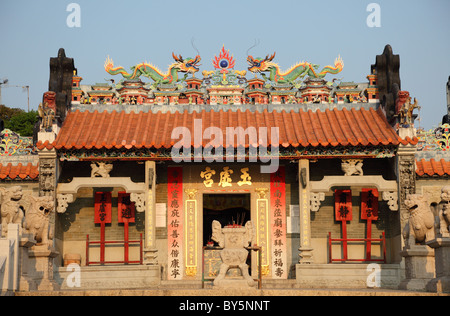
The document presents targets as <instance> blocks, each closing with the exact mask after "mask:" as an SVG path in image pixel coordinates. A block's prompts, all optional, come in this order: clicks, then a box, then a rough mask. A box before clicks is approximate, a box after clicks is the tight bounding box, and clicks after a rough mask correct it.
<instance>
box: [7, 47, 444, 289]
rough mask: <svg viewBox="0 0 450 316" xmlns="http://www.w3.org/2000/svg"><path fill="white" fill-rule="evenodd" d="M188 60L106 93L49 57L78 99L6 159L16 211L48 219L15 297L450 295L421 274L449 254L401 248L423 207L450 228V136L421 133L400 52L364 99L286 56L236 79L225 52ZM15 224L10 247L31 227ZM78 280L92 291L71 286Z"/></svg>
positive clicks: (328, 71) (58, 106)
mask: <svg viewBox="0 0 450 316" xmlns="http://www.w3.org/2000/svg"><path fill="white" fill-rule="evenodd" d="M183 56H184V55H183ZM172 57H173V59H174V62H173V64H171V65H170V66H169V69H168V71H167V72H166V73H164V72H162V71H161V70H159V69H158V68H157V67H155V66H154V65H151V64H149V63H141V64H137V65H136V66H133V67H132V68H131V69H132V73H128V72H127V71H125V69H124V68H123V67H117V66H115V65H114V63H113V61H112V59H110V58H109V57H108V59H107V61H106V63H105V70H106V72H107V73H108V74H109V75H110V79H108V81H107V82H105V83H96V84H94V85H84V84H81V81H82V77H80V75H79V74H81V75H82V73H83V71H82V68H79V69H78V70H77V69H75V65H74V60H73V59H70V58H67V57H66V56H65V53H64V51H63V50H60V52H59V54H58V57H57V58H52V59H51V63H50V64H51V75H50V82H52V81H53V80H58V79H57V78H63V81H64V84H61V85H60V86H59V87H58V88H55V91H51V92H53V93H55V95H53V94H45V95H44V98H43V104H42V106H41V108H42V109H43V110H42V111H41V113H40V114H41V119H40V123H39V126H38V128H37V129H38V131H37V133H36V134H37V135H36V142H35V143H33V142H32V141H31V143H30V140H28V142H25V141H24V142H22V143H21V145H20V146H19V148H20V150H21V152H20V155H19V154H16V155H13V156H12V157H13V158H11V157H10V156H8V157H7V154H8V153H9V152H5V151H4V152H3V154H2V157H1V158H2V160H1V162H2V165H1V169H0V192H1V193H2V194H3V196H2V197H3V199H2V203H4V202H3V201H6V200H7V199H8V195H7V192H9V191H8V190H11V189H12V188H14V187H18V186H20V187H21V188H22V190H23V191H24V192H25V193H24V194H23V197H22V196H21V197H20V199H23V200H25V199H26V198H27V197H26V196H28V195H29V196H33V195H34V196H39V197H40V198H43V200H42V201H41V200H39V201H37V202H35V204H36V205H38V206H39V205H41V204H42V205H45V206H41V209H43V210H44V209H45V211H44V213H45V215H46V216H47V218H48V220H47V222H46V225H47V226H45V227H46V228H45V229H44V231H39V232H36V231H35V230H33V229H30V228H28V226H27V225H24V226H23V229H22V228H21V229H19V230H18V232H17V236H19V237H17V238H19V239H20V238H22V239H23V240H25V238H27V239H26V240H27V242H26V243H25V242H23V243H22V244H21V245H22V246H20V249H17V251H19V252H20V253H21V259H20V260H21V261H20V263H19V265H20V266H22V268H21V269H19V270H18V272H17V273H18V277H17V282H16V283H14V282H13V289H12V290H15V291H19V292H20V291H25V292H26V291H34V290H37V291H56V290H73V289H74V287H75V289H77V290H92V289H94V290H102V289H111V288H114V289H117V288H123V289H150V288H157V289H164V288H182V287H185V288H186V287H189V288H192V289H200V288H208V289H209V288H213V289H214V288H228V287H231V288H233V287H239V288H241V287H243V288H246V287H253V288H299V289H300V288H352V289H363V288H367V287H375V288H384V289H399V288H400V289H403V290H417V291H430V292H448V291H450V290H449V287H447V286H448V284H449V283H448V282H447V279H446V277H444V278H442V277H441V276H440V275H438V274H436V273H435V272H434V270H433V272H432V273H430V272H428V274H425V275H423V276H422V275H421V276H417V275H418V274H417V273H416V272H417V271H412V269H414V267H415V266H416V265H415V263H417V262H422V263H423V264H426V265H427V267H432V268H433V269H434V267H435V260H434V256H435V255H434V251H436V253H438V249H441V250H442V249H444V248H439V247H440V246H436V245H437V244H436V243H432V241H433V239H432V234H431V233H430V232H429V231H430V230H431V228H429V230H428V231H426V232H425V233H426V237H423V239H422V238H421V236H422V235H420V234H419V232H415V231H414V230H412V232H411V233H409V231H408V234H403V232H404V231H405V229H404V228H405V227H406V226H407V225H408V224H410V222H411V218H412V217H413V216H414V215H411V214H413V211H415V210H416V205H411V203H412V202H411V200H414V201H416V200H415V199H413V195H414V196H415V195H420V197H418V198H417V200H420V201H422V202H423V203H422V204H419V205H418V209H420V212H422V211H423V212H425V213H426V214H428V215H429V213H430V212H431V213H433V216H438V217H439V214H440V213H442V210H443V209H444V210H445V206H444V205H445V204H446V203H447V204H448V202H449V201H450V196H449V201H447V202H446V201H445V198H446V196H445V194H444V191H445V187H446V186H448V179H449V176H450V157H449V156H448V155H447V154H446V153H448V152H449V147H448V146H449V143H448V141H449V137H448V133H449V125H448V124H447V125H443V126H441V127H440V128H439V130H433V131H432V132H429V133H428V132H425V131H419V132H418V131H417V129H416V127H415V125H414V120H415V118H416V116H417V115H416V114H415V113H414V110H415V109H417V108H418V107H419V105H418V101H417V100H414V102H412V100H411V97H410V96H409V92H407V91H404V90H401V84H400V76H399V72H398V68H399V56H398V55H394V54H393V52H392V48H391V47H390V46H389V45H388V46H386V48H385V50H384V52H383V54H382V55H380V56H377V57H380V58H376V60H377V61H378V60H381V59H383V60H390V61H391V62H389V63H381V64H378V63H375V64H374V65H371V66H370V65H368V67H367V68H368V69H367V73H368V74H369V75H368V76H367V80H368V81H367V82H362V83H355V82H341V81H340V80H339V79H337V78H333V76H335V75H337V74H339V73H340V72H341V71H343V68H344V62H343V60H342V59H341V58H340V57H338V58H337V59H336V60H335V63H334V64H333V65H330V66H325V67H323V68H320V66H319V65H314V64H311V63H309V62H299V63H297V64H296V65H294V66H292V67H291V68H290V69H289V70H288V71H282V70H280V67H279V66H278V64H276V63H275V62H274V60H275V57H276V54H273V55H270V54H269V55H267V57H265V58H260V57H253V56H250V55H249V56H246V58H247V62H248V66H249V67H248V69H246V70H236V69H235V61H236V59H235V57H234V56H233V55H231V53H230V52H229V51H228V50H226V49H225V47H223V48H222V49H221V50H220V52H219V54H218V55H217V56H215V57H214V58H213V59H212V65H211V68H212V70H208V69H207V70H204V71H202V72H201V73H199V71H200V70H199V63H200V61H201V60H202V57H200V56H198V55H197V56H195V57H194V58H191V57H188V58H183V57H182V56H181V55H176V54H172ZM79 66H81V67H82V65H79ZM205 67H206V66H205ZM211 68H210V69H211ZM69 72H70V73H69ZM201 76H202V77H201ZM330 77H331V78H330ZM386 78H389V80H387V79H386ZM388 83H389V86H387V84H388ZM50 87H52V85H50ZM61 87H62V89H61ZM449 107H450V106H449ZM48 109H50V110H51V111H49V110H48ZM5 133H8V134H9V135H6V136H5ZM11 135H12V134H11V133H10V132H9V131H6V132H5V131H3V133H2V135H1V137H2V139H3V141H4V142H7V140H6V139H7V138H8V137H10V136H11ZM13 137H15V138H16V139H21V138H20V136H19V135H17V136H13ZM24 144H27V145H26V146H25V145H24ZM8 150H10V149H8ZM427 192H429V193H431V194H432V198H430V199H429V200H426V199H425V196H428V195H427ZM449 193H450V191H449ZM8 194H9V193H8ZM27 194H28V195H27ZM44 198H45V199H44ZM5 199H6V200H5ZM11 199H12V198H11ZM20 199H19V200H20ZM30 201H34V200H33V199H31V200H30ZM50 202H53V203H54V204H51V203H50ZM14 203H18V202H17V199H16V200H14ZM29 203H31V202H29ZM39 203H41V204H39ZM45 203H46V204H45ZM35 204H32V205H35ZM424 205H425V207H424V208H423V207H422V206H424ZM51 206H53V207H51ZM27 207H30V208H31V207H32V206H29V204H26V203H25V204H24V206H23V209H22V210H23V215H24V218H25V219H24V222H25V223H29V222H30V221H32V219H29V220H27V214H28V212H27ZM36 207H37V206H36ZM37 209H39V207H37ZM2 214H3V204H2ZM2 216H3V215H2ZM441 217H442V216H441ZM444 217H445V216H444ZM433 218H434V217H433ZM6 221H7V218H6V217H5V218H3V217H2V227H3V231H4V234H3V235H4V236H9V235H8V234H11V230H10V229H9V227H11V229H14V227H15V226H14V225H13V224H17V225H19V226H20V225H22V222H21V220H19V219H17V218H16V219H15V220H8V223H6ZM443 223H445V220H443ZM7 224H11V225H7ZM5 225H6V227H8V231H6V233H5ZM433 225H434V223H433ZM444 226H445V225H444ZM408 227H409V226H408ZM444 228H445V227H441V231H442V234H443V235H442V236H441V237H442V238H447V237H448V236H447V235H446V234H447V233H448V227H447V228H446V229H444ZM433 231H434V226H433ZM425 233H424V234H425ZM438 235H439V234H437V235H433V236H438ZM230 236H232V237H230ZM439 236H440V235H439ZM441 237H439V238H441ZM436 238H437V237H436ZM436 240H437V239H436ZM428 242H430V243H431V244H429V245H428V244H427V243H428ZM242 243H243V244H242ZM238 244H239V245H238ZM0 246H1V244H0ZM415 247H418V248H417V249H419V248H420V251H422V252H423V253H425V254H424V255H421V256H420V258H417V257H415V255H414V253H415V251H416V248H415ZM239 248H240V249H239ZM0 249H1V248H0ZM230 249H231V250H230ZM242 249H245V251H244V252H242ZM445 249H446V248H445ZM445 249H444V251H446V250H445ZM38 250H39V251H38ZM232 250H233V251H234V252H233V251H232ZM225 251H228V252H225ZM417 251H418V250H417ZM439 251H440V250H439ZM242 253H243V255H242ZM226 254H228V255H226ZM0 255H1V252H0ZM242 256H243V257H242ZM231 257H233V258H234V259H233V258H232V259H230V258H231ZM237 257H239V260H240V261H239V260H238V259H237ZM418 260H419V261H418ZM420 260H422V261H420ZM423 260H424V261H423ZM238 261H239V262H240V263H236V262H238ZM0 262H1V261H0ZM405 262H406V264H405ZM436 262H438V260H437V259H436ZM33 263H34V264H36V265H38V264H39V267H40V271H38V272H36V271H31V270H30V271H27V269H26V267H27V266H30V265H33ZM71 264H72V265H73V264H75V266H78V267H79V268H80V271H81V274H82V276H83V278H82V279H83V282H82V283H81V284H78V285H74V284H73V283H71V282H67V278H68V277H69V275H70V274H71V272H73V271H72V270H70V269H68V267H69V266H71ZM369 265H370V267H373V269H374V270H373V271H375V274H374V275H375V277H374V282H369V283H370V284H369V283H368V276H369V274H371V273H372V270H370V269H368V267H369ZM224 266H226V268H224ZM437 266H438V264H437V263H436V267H437ZM444 266H445V263H444ZM445 269H446V268H444V270H445ZM0 276H1V274H0ZM440 277H441V279H439V278H440ZM10 290H11V289H10Z"/></svg>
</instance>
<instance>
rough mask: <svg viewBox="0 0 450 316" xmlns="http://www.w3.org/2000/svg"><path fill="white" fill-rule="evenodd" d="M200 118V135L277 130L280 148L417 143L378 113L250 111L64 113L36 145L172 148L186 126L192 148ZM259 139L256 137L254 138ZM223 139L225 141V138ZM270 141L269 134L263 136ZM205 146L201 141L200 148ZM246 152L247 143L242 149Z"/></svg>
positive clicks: (98, 147) (206, 140) (364, 111)
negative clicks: (215, 130) (54, 130)
mask: <svg viewBox="0 0 450 316" xmlns="http://www.w3.org/2000/svg"><path fill="white" fill-rule="evenodd" d="M195 119H202V127H203V131H205V129H206V128H208V127H211V126H215V127H219V128H220V129H221V130H222V131H223V135H226V134H225V131H226V128H227V127H242V128H243V129H247V128H248V127H255V128H256V131H259V128H260V127H267V130H268V133H269V134H270V130H271V127H278V128H279V144H280V145H281V146H282V147H308V146H313V147H318V146H323V147H337V146H380V145H394V146H396V145H398V144H399V143H402V144H405V145H406V144H410V143H411V144H416V143H417V142H418V139H417V138H414V139H411V138H409V137H408V138H406V139H401V138H400V137H399V136H398V135H397V134H396V133H395V131H394V129H393V128H392V127H391V126H390V125H389V124H388V122H387V121H386V118H385V116H384V114H383V113H382V112H381V110H374V109H373V108H370V109H369V110H366V109H360V110H356V109H351V110H347V109H343V110H337V109H334V110H328V109H327V110H325V111H316V112H313V111H311V110H309V111H307V112H305V111H303V110H299V111H298V112H295V111H290V112H286V111H282V112H276V111H273V112H268V111H267V110H264V111H262V112H258V111H255V112H251V111H250V110H247V111H245V112H244V111H241V110H237V111H236V112H233V111H231V110H229V111H223V110H220V111H209V112H207V111H201V112H192V113H189V112H187V111H185V112H183V113H179V112H175V113H169V112H167V113H162V112H158V113H152V112H147V113H146V112H140V113H134V112H131V113H126V112H116V111H113V112H111V113H108V112H106V111H105V112H102V113H99V112H97V111H95V112H93V113H92V112H88V111H84V112H81V111H79V110H77V111H75V112H71V113H69V115H68V116H67V118H66V120H65V122H64V124H63V126H62V128H61V130H60V132H59V134H58V136H57V138H56V140H55V141H54V142H53V143H49V142H48V141H47V142H45V143H42V142H39V143H38V144H37V147H38V148H39V149H41V150H42V149H44V148H47V149H51V148H53V147H54V148H56V149H78V150H79V149H112V148H117V149H132V148H136V149H141V148H156V149H159V148H171V147H172V146H173V145H174V144H175V143H177V142H178V141H179V138H177V139H171V134H172V130H173V129H174V128H175V127H181V126H184V127H187V128H188V129H189V130H190V131H191V135H192V144H191V145H194V120H195ZM259 137H261V135H259ZM224 138H226V137H225V136H224ZM267 139H268V141H269V142H270V139H271V138H270V135H268V137H267ZM209 142H210V140H209V139H205V140H203V146H205V145H206V144H208V143H209ZM247 147H248V144H247Z"/></svg>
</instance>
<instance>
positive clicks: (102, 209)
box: [94, 192, 111, 224]
mask: <svg viewBox="0 0 450 316" xmlns="http://www.w3.org/2000/svg"><path fill="white" fill-rule="evenodd" d="M94 220H95V224H111V192H96V193H95V215H94Z"/></svg>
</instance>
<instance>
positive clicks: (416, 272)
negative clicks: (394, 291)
mask: <svg viewBox="0 0 450 316" xmlns="http://www.w3.org/2000/svg"><path fill="white" fill-rule="evenodd" d="M400 255H401V256H402V257H404V258H405V274H406V278H405V280H403V281H402V282H401V283H400V286H399V289H400V290H408V291H425V290H426V287H427V284H428V283H429V282H430V281H431V280H432V279H433V278H434V275H435V274H434V260H433V259H434V253H433V250H432V249H431V248H430V247H428V246H426V245H416V246H411V247H410V248H408V249H406V248H405V249H404V250H403V251H402V252H401V253H400Z"/></svg>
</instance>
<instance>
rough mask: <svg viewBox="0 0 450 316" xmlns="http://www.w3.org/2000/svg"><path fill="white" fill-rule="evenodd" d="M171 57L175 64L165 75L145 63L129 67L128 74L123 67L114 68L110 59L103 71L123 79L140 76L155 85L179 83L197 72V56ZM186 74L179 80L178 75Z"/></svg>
mask: <svg viewBox="0 0 450 316" xmlns="http://www.w3.org/2000/svg"><path fill="white" fill-rule="evenodd" d="M172 57H173V58H174V60H175V62H174V63H173V64H171V65H170V66H169V69H168V70H167V72H166V73H164V72H162V71H161V70H159V69H158V68H157V67H156V66H154V65H152V64H149V63H147V62H144V63H141V64H138V65H136V66H133V67H131V71H132V72H131V73H128V72H127V71H126V70H125V69H124V68H123V67H120V66H119V67H114V62H113V61H112V59H110V58H109V56H108V58H107V59H106V62H105V70H106V72H108V73H109V74H110V75H113V76H115V75H118V74H121V75H122V76H123V77H124V78H125V79H138V78H140V77H141V76H144V77H147V78H150V79H152V80H154V81H155V85H158V84H174V83H176V82H179V81H183V80H185V79H186V78H187V76H188V74H189V73H191V74H195V73H196V72H198V71H199V68H198V67H199V62H200V61H201V58H200V56H199V55H197V56H196V57H195V58H190V57H188V58H183V57H181V55H179V56H177V55H175V54H174V53H172ZM179 72H182V73H186V74H185V76H184V78H180V77H179V76H178V73H179Z"/></svg>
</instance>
